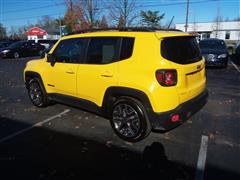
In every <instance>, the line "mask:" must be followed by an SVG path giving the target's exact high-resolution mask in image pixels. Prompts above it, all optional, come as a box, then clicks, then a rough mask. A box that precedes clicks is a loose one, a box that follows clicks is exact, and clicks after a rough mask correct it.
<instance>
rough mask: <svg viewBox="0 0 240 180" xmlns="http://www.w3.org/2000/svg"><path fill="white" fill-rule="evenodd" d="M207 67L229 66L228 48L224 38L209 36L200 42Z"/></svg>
mask: <svg viewBox="0 0 240 180" xmlns="http://www.w3.org/2000/svg"><path fill="white" fill-rule="evenodd" d="M199 46H200V49H201V52H202V55H203V56H204V58H205V63H206V66H207V67H210V66H211V67H227V65H228V58H229V54H228V49H227V47H226V44H225V42H224V41H223V40H220V39H215V38H209V39H204V40H202V41H200V42H199Z"/></svg>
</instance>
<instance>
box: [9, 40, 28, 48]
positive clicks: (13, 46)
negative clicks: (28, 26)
mask: <svg viewBox="0 0 240 180" xmlns="http://www.w3.org/2000/svg"><path fill="white" fill-rule="evenodd" d="M24 43H25V42H24V41H19V42H16V43H13V44H11V45H10V46H9V47H10V48H17V47H20V46H22V45H23V44H24Z"/></svg>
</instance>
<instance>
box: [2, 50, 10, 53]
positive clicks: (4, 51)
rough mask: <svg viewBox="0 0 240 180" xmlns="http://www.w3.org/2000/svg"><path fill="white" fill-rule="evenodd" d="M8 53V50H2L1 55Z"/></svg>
mask: <svg viewBox="0 0 240 180" xmlns="http://www.w3.org/2000/svg"><path fill="white" fill-rule="evenodd" d="M9 51H10V50H8V49H7V50H3V51H2V53H4V54H6V53H8V52H9Z"/></svg>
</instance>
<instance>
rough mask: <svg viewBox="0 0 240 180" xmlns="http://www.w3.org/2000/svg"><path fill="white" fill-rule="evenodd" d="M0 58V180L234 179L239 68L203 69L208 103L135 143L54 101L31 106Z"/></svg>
mask: <svg viewBox="0 0 240 180" xmlns="http://www.w3.org/2000/svg"><path fill="white" fill-rule="evenodd" d="M28 60H29V58H24V59H19V60H12V59H0V179H16V178H18V179H77V178H78V179H80V178H81V177H87V178H90V179H99V178H100V179H103V178H104V179H152V178H154V177H157V178H158V179H203V178H204V179H215V178H218V179H240V72H239V71H238V70H237V69H236V67H235V66H233V65H232V64H231V63H229V66H228V68H227V69H207V73H206V74H207V87H208V90H209V101H208V103H207V105H206V106H205V107H204V108H203V109H202V110H201V111H200V112H198V113H197V114H195V115H194V116H193V117H192V118H191V119H190V120H188V121H187V122H186V123H185V124H183V125H182V126H180V127H178V128H176V129H174V130H172V131H170V132H168V133H165V134H158V133H151V134H150V136H149V137H148V138H146V139H145V140H143V141H141V142H139V143H135V144H132V143H126V142H124V141H122V140H121V139H119V138H118V137H117V136H116V135H115V134H114V132H113V130H112V129H111V127H110V123H109V121H108V120H106V119H104V118H101V117H99V116H97V115H95V114H92V113H88V112H85V111H83V110H79V109H76V108H72V107H68V106H65V105H62V104H56V105H52V106H50V107H47V108H41V109H39V108H36V107H34V106H33V105H32V104H31V102H30V100H29V99H28V95H27V91H26V89H25V86H24V83H23V77H22V76H23V75H22V72H23V69H24V67H25V64H26V62H27V61H28Z"/></svg>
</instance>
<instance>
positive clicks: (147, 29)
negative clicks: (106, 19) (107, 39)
mask: <svg viewBox="0 0 240 180" xmlns="http://www.w3.org/2000/svg"><path fill="white" fill-rule="evenodd" d="M100 31H120V32H124V31H127V32H155V31H178V32H182V31H181V30H179V29H160V28H154V27H123V28H115V27H113V28H92V29H83V30H80V31H76V32H73V33H70V34H69V35H71V34H81V33H88V32H100Z"/></svg>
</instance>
